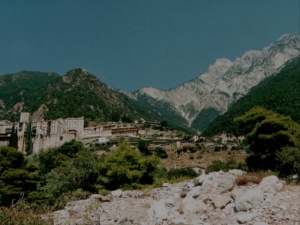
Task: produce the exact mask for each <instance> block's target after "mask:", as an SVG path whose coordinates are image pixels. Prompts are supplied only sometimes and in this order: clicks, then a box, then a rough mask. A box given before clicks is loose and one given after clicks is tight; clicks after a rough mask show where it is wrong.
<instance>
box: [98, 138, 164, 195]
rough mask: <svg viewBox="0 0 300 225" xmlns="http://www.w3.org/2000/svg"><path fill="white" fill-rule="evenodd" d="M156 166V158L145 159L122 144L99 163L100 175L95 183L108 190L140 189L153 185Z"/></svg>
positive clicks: (157, 161)
mask: <svg viewBox="0 0 300 225" xmlns="http://www.w3.org/2000/svg"><path fill="white" fill-rule="evenodd" d="M158 164H159V160H158V158H156V157H153V156H152V157H146V156H144V155H143V154H141V153H140V152H139V151H137V150H134V149H132V148H130V146H129V145H128V144H125V143H122V144H120V145H119V148H117V149H116V150H114V151H113V152H112V153H111V154H109V155H108V156H107V157H105V158H104V159H103V160H102V161H101V162H100V164H99V172H100V174H101V175H100V176H99V177H98V180H97V183H98V184H99V187H100V188H105V189H109V190H114V189H117V188H125V189H132V188H141V187H142V185H145V184H152V183H153V181H154V177H153V176H154V172H155V170H156V166H157V165H158Z"/></svg>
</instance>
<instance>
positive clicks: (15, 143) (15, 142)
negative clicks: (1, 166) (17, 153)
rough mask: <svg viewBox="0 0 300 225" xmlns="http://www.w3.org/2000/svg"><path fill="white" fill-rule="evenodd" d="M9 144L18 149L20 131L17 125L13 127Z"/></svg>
mask: <svg viewBox="0 0 300 225" xmlns="http://www.w3.org/2000/svg"><path fill="white" fill-rule="evenodd" d="M8 146H9V147H13V148H15V149H18V131H17V128H15V125H13V127H12V129H11V132H10V139H9V143H8Z"/></svg>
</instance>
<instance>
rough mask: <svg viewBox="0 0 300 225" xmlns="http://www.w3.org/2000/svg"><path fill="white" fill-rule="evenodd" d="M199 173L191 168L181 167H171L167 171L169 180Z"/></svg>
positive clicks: (194, 175) (191, 176)
mask: <svg viewBox="0 0 300 225" xmlns="http://www.w3.org/2000/svg"><path fill="white" fill-rule="evenodd" d="M197 175H198V174H197V173H196V172H195V171H194V170H193V169H191V168H180V169H170V170H169V171H168V173H167V178H168V179H169V180H172V179H177V178H180V177H188V178H194V177H196V176H197Z"/></svg>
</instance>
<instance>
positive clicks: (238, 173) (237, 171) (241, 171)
mask: <svg viewBox="0 0 300 225" xmlns="http://www.w3.org/2000/svg"><path fill="white" fill-rule="evenodd" d="M228 173H231V174H233V175H234V176H241V175H243V174H246V172H245V171H243V170H238V169H233V170H229V171H228Z"/></svg>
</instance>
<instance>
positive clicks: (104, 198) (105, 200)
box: [90, 194, 111, 202]
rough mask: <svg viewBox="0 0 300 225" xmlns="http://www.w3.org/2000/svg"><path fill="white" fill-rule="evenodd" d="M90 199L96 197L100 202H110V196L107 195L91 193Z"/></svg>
mask: <svg viewBox="0 0 300 225" xmlns="http://www.w3.org/2000/svg"><path fill="white" fill-rule="evenodd" d="M90 199H98V200H99V201H100V202H110V201H111V198H110V197H109V196H103V195H99V194H92V195H91V196H90Z"/></svg>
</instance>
